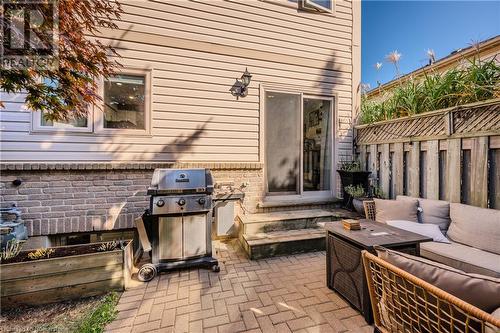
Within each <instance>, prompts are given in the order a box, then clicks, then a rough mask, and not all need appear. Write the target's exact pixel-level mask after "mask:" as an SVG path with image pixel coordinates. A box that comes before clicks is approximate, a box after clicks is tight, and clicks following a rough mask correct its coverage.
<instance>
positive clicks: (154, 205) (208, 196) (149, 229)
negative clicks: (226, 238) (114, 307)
mask: <svg viewBox="0 0 500 333" xmlns="http://www.w3.org/2000/svg"><path fill="white" fill-rule="evenodd" d="M213 189H214V186H213V181H212V174H211V173H210V170H208V169H156V170H155V171H154V174H153V179H152V180H151V186H150V187H149V189H148V192H147V193H148V195H150V196H151V197H150V207H149V210H148V211H147V212H146V213H145V214H144V216H143V218H142V221H140V222H139V223H142V222H143V223H144V227H143V226H142V225H141V226H139V225H138V227H137V230H138V232H139V236H140V238H141V243H142V245H143V247H145V250H146V251H147V250H151V263H148V264H145V265H143V266H141V268H140V269H139V274H138V278H139V279H140V280H142V281H149V280H151V279H153V278H154V277H155V276H156V274H157V272H158V271H161V270H169V269H174V268H182V267H193V266H202V267H207V268H211V269H212V270H213V271H215V272H218V271H219V264H218V261H217V260H216V259H215V258H213V257H212V238H211V228H212V193H213ZM144 230H145V231H146V232H144ZM149 242H150V249H149V248H148V247H149V245H146V246H144V243H149Z"/></svg>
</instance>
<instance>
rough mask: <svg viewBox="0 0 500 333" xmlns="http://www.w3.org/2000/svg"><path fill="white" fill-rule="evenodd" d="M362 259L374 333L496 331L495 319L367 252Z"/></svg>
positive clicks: (498, 328)
mask: <svg viewBox="0 0 500 333" xmlns="http://www.w3.org/2000/svg"><path fill="white" fill-rule="evenodd" d="M362 256H363V263H364V268H365V275H366V278H367V281H368V291H369V293H370V301H371V304H372V309H373V315H374V322H375V332H383V333H386V332H387V333H388V332H408V333H410V332H429V333H431V332H448V333H451V332H478V333H497V332H500V319H499V318H498V317H494V316H492V315H490V314H488V313H487V312H485V311H483V310H481V309H479V308H477V307H475V306H473V305H471V304H469V303H467V302H465V301H463V300H461V299H459V298H457V297H455V296H453V295H451V294H449V293H447V292H445V291H443V290H442V289H440V288H437V287H436V286H434V285H432V284H430V283H427V282H425V281H424V280H422V279H420V278H418V277H416V276H414V275H412V274H410V273H408V272H407V271H405V270H402V269H400V268H398V267H396V266H395V265H392V264H391V263H389V262H387V261H385V260H383V259H381V258H379V257H377V256H375V255H373V254H371V253H369V252H367V251H363V253H362ZM496 312H497V311H495V314H496Z"/></svg>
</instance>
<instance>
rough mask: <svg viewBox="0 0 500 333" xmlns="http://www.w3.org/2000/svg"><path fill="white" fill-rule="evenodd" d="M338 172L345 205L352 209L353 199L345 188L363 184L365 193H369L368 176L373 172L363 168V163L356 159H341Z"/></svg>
mask: <svg viewBox="0 0 500 333" xmlns="http://www.w3.org/2000/svg"><path fill="white" fill-rule="evenodd" d="M337 172H338V173H339V176H340V182H341V187H342V194H343V197H344V199H343V203H344V207H346V208H349V209H352V200H351V198H350V195H349V194H348V193H347V192H346V191H345V188H346V187H347V186H349V185H354V186H356V185H361V186H362V187H363V189H364V191H365V193H368V177H369V176H370V174H371V172H370V171H363V170H361V163H360V162H359V161H356V160H351V161H341V162H340V163H339V165H338V169H337Z"/></svg>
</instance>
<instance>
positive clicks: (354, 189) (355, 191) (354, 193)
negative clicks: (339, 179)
mask: <svg viewBox="0 0 500 333" xmlns="http://www.w3.org/2000/svg"><path fill="white" fill-rule="evenodd" d="M344 190H345V191H346V193H347V194H349V195H350V196H351V197H353V198H362V197H364V196H365V189H364V188H363V185H356V186H354V185H349V186H346V187H345V189H344Z"/></svg>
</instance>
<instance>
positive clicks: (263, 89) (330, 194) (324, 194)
mask: <svg viewBox="0 0 500 333" xmlns="http://www.w3.org/2000/svg"><path fill="white" fill-rule="evenodd" d="M267 92H276V93H284V94H292V95H300V96H301V97H300V98H301V106H300V128H301V129H302V128H303V114H304V113H303V112H304V110H303V107H304V105H303V104H304V99H305V98H310V99H324V100H330V101H331V102H330V116H331V119H330V125H331V133H330V140H332V147H331V166H330V168H331V170H330V172H331V177H330V189H329V190H322V191H304V188H303V149H302V145H303V140H304V138H303V132H302V130H301V131H300V141H301V149H300V163H299V179H298V181H299V191H298V193H295V194H290V193H289V194H287V193H280V192H276V193H274V192H269V187H268V179H267V163H266V158H265V156H266V152H265V149H266V147H265V146H266V145H265V140H266V133H265V125H266V119H265V118H266V108H265V96H266V93H267ZM260 96H261V98H260V103H261V108H260V112H262V117H261V120H260V127H261V128H262V129H264V130H262V131H261V133H260V135H259V140H260V146H259V150H260V152H261V153H260V158H259V160H260V162H261V163H262V164H263V166H264V189H265V190H264V193H265V194H264V196H265V198H266V200H268V201H281V200H294V199H297V200H307V199H311V198H316V199H329V198H335V197H337V195H336V194H337V177H336V173H335V167H336V165H337V162H338V153H339V151H338V149H339V140H338V139H339V129H338V124H339V123H338V100H339V98H338V94H337V93H336V92H331V91H330V92H324V91H322V89H319V90H318V89H314V88H313V89H311V88H306V87H292V86H281V85H260Z"/></svg>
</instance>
